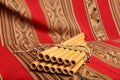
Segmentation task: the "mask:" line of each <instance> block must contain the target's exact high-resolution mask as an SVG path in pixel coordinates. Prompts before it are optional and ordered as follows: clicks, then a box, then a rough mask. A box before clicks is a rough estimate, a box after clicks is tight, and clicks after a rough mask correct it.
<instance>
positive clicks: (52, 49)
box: [37, 47, 58, 60]
mask: <svg viewBox="0 0 120 80" xmlns="http://www.w3.org/2000/svg"><path fill="white" fill-rule="evenodd" d="M57 49H58V47H52V48H50V49H47V50H45V51H43V52H40V51H39V50H38V56H37V57H38V59H39V60H43V59H44V55H45V54H49V53H50V52H52V51H56V50H57Z"/></svg>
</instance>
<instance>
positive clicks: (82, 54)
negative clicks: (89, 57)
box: [71, 52, 86, 65]
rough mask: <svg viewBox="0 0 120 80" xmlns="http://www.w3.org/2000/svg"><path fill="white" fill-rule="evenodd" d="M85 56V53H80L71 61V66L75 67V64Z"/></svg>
mask: <svg viewBox="0 0 120 80" xmlns="http://www.w3.org/2000/svg"><path fill="white" fill-rule="evenodd" d="M85 55H86V53H85V52H81V53H80V55H78V56H77V57H75V58H74V59H73V60H71V65H75V64H76V63H78V62H79V61H80V60H81V59H82V58H83V57H85Z"/></svg>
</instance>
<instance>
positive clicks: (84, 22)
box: [72, 0, 95, 40]
mask: <svg viewBox="0 0 120 80" xmlns="http://www.w3.org/2000/svg"><path fill="white" fill-rule="evenodd" d="M83 1H84V0H72V4H73V9H74V12H75V17H76V19H77V21H78V24H79V26H80V29H81V30H82V32H84V33H85V35H86V40H95V39H94V37H93V34H92V32H91V29H90V25H89V22H88V18H87V15H86V12H85V5H84V2H83Z"/></svg>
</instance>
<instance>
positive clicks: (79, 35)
mask: <svg viewBox="0 0 120 80" xmlns="http://www.w3.org/2000/svg"><path fill="white" fill-rule="evenodd" d="M82 36H84V33H80V34H78V35H76V36H74V37H73V38H71V39H69V40H67V41H65V42H63V43H62V44H69V43H71V42H73V41H74V40H76V39H78V38H80V37H82Z"/></svg>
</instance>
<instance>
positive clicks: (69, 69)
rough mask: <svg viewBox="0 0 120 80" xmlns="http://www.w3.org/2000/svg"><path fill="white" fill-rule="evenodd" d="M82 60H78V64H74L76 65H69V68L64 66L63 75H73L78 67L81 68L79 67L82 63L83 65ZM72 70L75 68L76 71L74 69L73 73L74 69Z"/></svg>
mask: <svg viewBox="0 0 120 80" xmlns="http://www.w3.org/2000/svg"><path fill="white" fill-rule="evenodd" d="M84 61H85V60H84V58H83V59H82V60H80V61H79V63H78V64H76V65H74V66H73V65H71V66H66V67H65V68H64V69H63V73H65V74H69V75H73V74H74V73H75V72H76V71H77V70H78V69H79V68H80V67H81V65H83V63H84ZM73 68H77V70H76V69H75V71H74V69H73Z"/></svg>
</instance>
